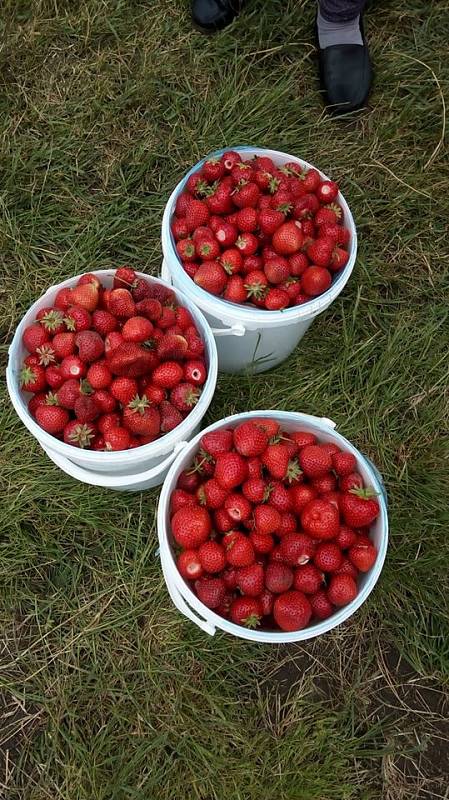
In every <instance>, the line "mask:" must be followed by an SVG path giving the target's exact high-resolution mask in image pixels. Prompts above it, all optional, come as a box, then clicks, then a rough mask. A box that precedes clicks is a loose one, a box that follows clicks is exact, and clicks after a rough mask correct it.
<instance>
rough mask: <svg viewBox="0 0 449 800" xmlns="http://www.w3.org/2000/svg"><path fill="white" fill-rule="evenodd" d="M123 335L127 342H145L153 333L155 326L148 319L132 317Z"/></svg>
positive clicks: (126, 324)
mask: <svg viewBox="0 0 449 800" xmlns="http://www.w3.org/2000/svg"><path fill="white" fill-rule="evenodd" d="M121 333H122V336H123V338H124V340H125V342H145V341H146V340H147V339H149V338H150V337H151V334H152V333H153V325H152V323H151V322H150V320H149V319H147V318H146V317H130V318H129V319H127V320H126V322H125V324H124V326H123V328H122V331H121Z"/></svg>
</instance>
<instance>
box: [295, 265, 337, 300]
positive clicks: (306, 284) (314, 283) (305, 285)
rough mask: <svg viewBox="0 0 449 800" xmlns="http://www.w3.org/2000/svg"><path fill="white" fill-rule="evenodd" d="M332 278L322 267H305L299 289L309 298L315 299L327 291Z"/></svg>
mask: <svg viewBox="0 0 449 800" xmlns="http://www.w3.org/2000/svg"><path fill="white" fill-rule="evenodd" d="M331 283H332V276H331V274H330V272H329V270H328V269H325V268H324V267H317V266H311V267H307V269H306V271H305V272H304V274H303V276H302V278H301V287H302V289H303V291H304V292H306V294H308V295H310V297H316V296H317V295H319V294H323V292H326V291H327V290H328V289H329V286H330V285H331Z"/></svg>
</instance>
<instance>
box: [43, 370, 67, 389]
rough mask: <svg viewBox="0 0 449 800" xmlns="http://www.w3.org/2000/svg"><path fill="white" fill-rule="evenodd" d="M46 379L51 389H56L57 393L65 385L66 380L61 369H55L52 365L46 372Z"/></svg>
mask: <svg viewBox="0 0 449 800" xmlns="http://www.w3.org/2000/svg"><path fill="white" fill-rule="evenodd" d="M45 378H46V381H47V383H48V385H49V386H50V388H51V389H54V390H55V391H57V390H58V389H60V387H61V386H62V384H63V383H64V378H63V377H62V375H61V370H60V369H59V367H55V366H53V365H50V366H49V367H47V369H46V370H45Z"/></svg>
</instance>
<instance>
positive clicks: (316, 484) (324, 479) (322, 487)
mask: <svg viewBox="0 0 449 800" xmlns="http://www.w3.org/2000/svg"><path fill="white" fill-rule="evenodd" d="M311 485H312V486H313V488H314V489H315V491H316V492H317V493H318V494H327V493H328V492H333V491H335V489H336V488H337V479H336V477H335V475H334V474H333V473H332V472H327V473H326V475H322V476H321V478H314V479H313V481H312V483H311Z"/></svg>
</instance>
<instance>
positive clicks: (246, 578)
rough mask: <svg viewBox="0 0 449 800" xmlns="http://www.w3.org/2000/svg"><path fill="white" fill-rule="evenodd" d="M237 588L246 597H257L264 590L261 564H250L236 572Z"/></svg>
mask: <svg viewBox="0 0 449 800" xmlns="http://www.w3.org/2000/svg"><path fill="white" fill-rule="evenodd" d="M237 586H238V588H239V589H240V591H241V592H242V594H245V595H247V596H248V597H259V595H261V594H262V592H263V590H264V569H263V566H262V564H250V565H249V566H248V567H240V568H239V569H238V570H237Z"/></svg>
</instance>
